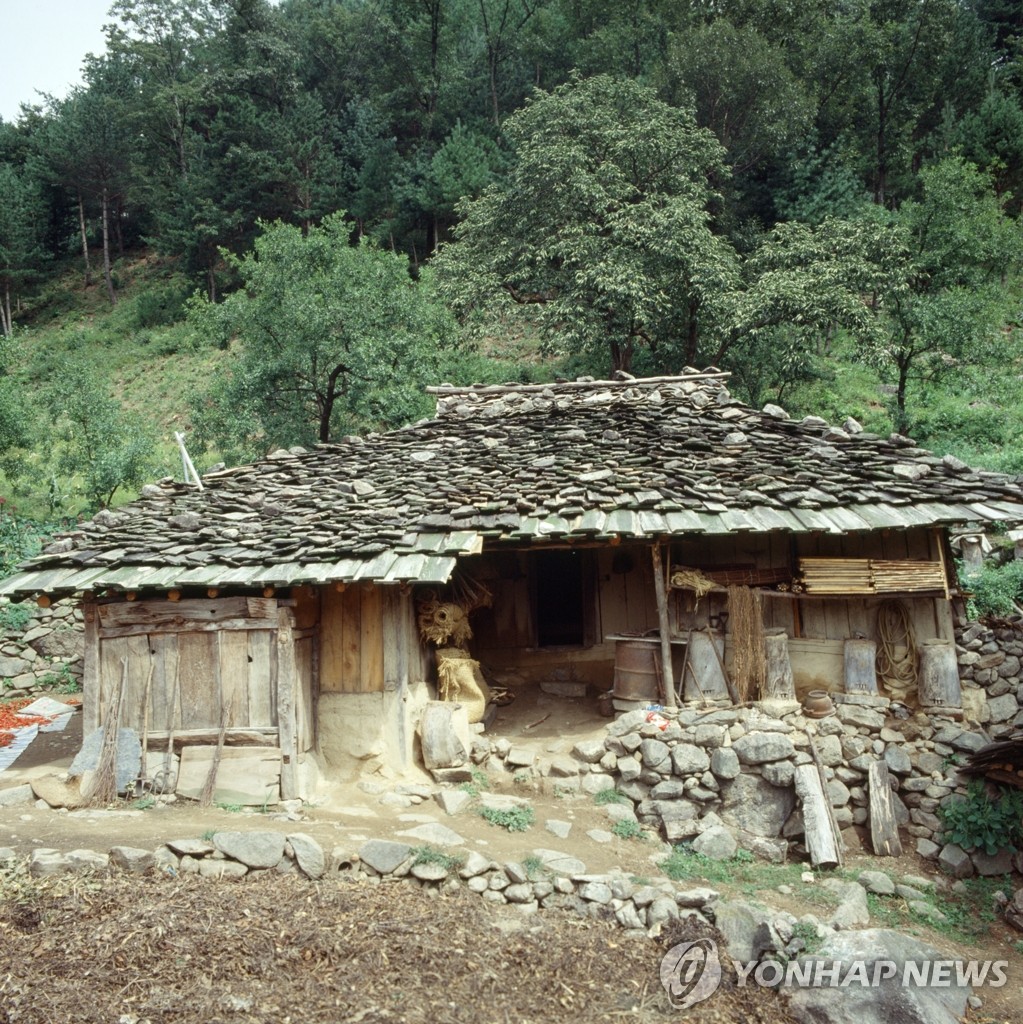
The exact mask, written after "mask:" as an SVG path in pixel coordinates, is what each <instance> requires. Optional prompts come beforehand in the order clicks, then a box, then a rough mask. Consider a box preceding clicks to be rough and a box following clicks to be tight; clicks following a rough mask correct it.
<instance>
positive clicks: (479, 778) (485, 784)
mask: <svg viewBox="0 0 1023 1024" xmlns="http://www.w3.org/2000/svg"><path fill="white" fill-rule="evenodd" d="M458 788H459V789H460V790H461V791H462V792H463V793H468V794H469V796H471V797H477V796H479V795H480V793H482V792H483V791H484V790H487V789H490V779H489V777H488V776H487V773H486V772H485V771H483V769H482V768H473V769H472V781H471V782H463V783H462V784H461V785H460V786H459V787H458Z"/></svg>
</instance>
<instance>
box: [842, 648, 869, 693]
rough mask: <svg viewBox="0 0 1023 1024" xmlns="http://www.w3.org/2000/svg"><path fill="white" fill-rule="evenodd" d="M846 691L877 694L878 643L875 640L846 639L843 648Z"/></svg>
mask: <svg viewBox="0 0 1023 1024" xmlns="http://www.w3.org/2000/svg"><path fill="white" fill-rule="evenodd" d="M843 660H844V663H845V692H846V693H867V694H870V695H871V696H874V697H876V696H877V644H876V643H874V641H873V640H846V642H845V648H844V650H843Z"/></svg>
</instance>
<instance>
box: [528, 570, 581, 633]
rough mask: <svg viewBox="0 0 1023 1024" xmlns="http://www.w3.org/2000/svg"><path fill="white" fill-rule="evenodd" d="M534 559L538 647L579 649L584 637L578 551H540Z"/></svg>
mask: <svg viewBox="0 0 1023 1024" xmlns="http://www.w3.org/2000/svg"><path fill="white" fill-rule="evenodd" d="M534 558H535V559H536V562H535V569H536V637H537V644H538V645H539V646H540V647H560V646H566V645H577V646H581V645H582V644H583V643H584V637H585V622H584V617H583V557H582V554H581V552H579V551H543V552H537V553H536V554H535V555H534Z"/></svg>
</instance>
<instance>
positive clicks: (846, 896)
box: [822, 878, 870, 931]
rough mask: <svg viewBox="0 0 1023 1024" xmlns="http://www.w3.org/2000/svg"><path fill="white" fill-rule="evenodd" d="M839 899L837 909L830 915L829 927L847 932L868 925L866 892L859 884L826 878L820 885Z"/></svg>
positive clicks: (868, 912)
mask: <svg viewBox="0 0 1023 1024" xmlns="http://www.w3.org/2000/svg"><path fill="white" fill-rule="evenodd" d="M822 884H823V886H824V888H825V889H830V890H831V891H832V892H834V893H835V894H836V895H837V896H838V898H839V904H838V908H837V909H836V910H835V912H834V913H833V914H832V915H831V921H830V924H831V927H832V928H838V929H841V930H844V931H847V930H848V929H850V928H862V927H863V926H864V925H867V924H870V910H869V908H868V907H867V890H866V889H864V888H863V886H862V885H860V884H859V882H843V881H841V880H840V879H837V878H827V879H825V880H824V882H823V883H822Z"/></svg>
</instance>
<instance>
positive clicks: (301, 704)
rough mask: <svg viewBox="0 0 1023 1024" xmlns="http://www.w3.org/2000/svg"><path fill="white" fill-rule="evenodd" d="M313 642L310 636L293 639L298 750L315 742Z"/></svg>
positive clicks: (307, 747) (305, 748) (308, 747)
mask: <svg viewBox="0 0 1023 1024" xmlns="http://www.w3.org/2000/svg"><path fill="white" fill-rule="evenodd" d="M313 644H314V640H313V638H312V637H311V636H307V637H303V638H302V639H301V640H296V641H295V673H296V678H295V723H296V727H297V738H296V743H297V745H298V749H299V750H300V751H306V750H311V749H312V748H313V745H314V743H315V742H316V721H315V717H316V707H315V703H314V701H313Z"/></svg>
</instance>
